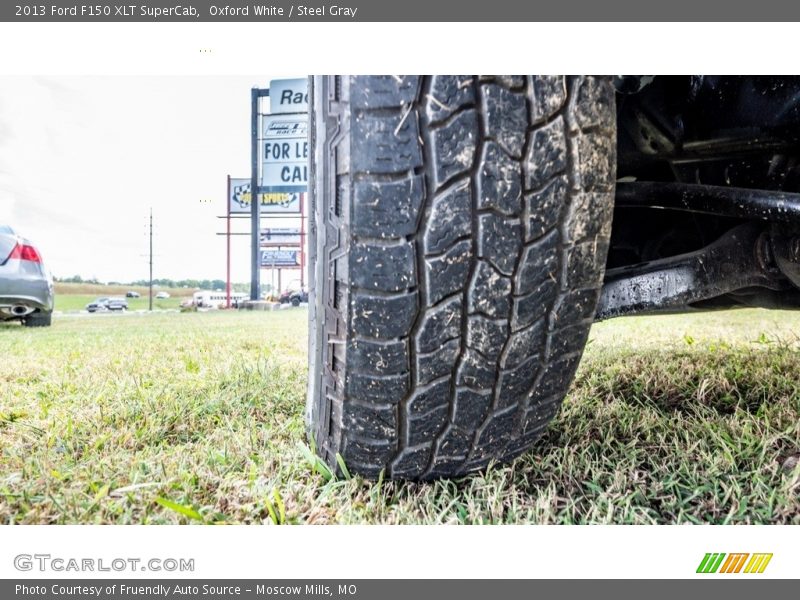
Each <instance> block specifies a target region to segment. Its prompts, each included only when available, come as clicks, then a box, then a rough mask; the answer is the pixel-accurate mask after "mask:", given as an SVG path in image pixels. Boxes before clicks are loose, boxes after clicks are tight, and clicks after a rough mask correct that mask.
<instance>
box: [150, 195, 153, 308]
mask: <svg viewBox="0 0 800 600" xmlns="http://www.w3.org/2000/svg"><path fill="white" fill-rule="evenodd" d="M150 311H151V312H152V311H153V207H152V206H151V207H150Z"/></svg>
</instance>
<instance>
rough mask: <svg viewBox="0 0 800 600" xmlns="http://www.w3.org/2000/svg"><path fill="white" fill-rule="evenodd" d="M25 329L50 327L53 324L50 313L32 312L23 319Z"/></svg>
mask: <svg viewBox="0 0 800 600" xmlns="http://www.w3.org/2000/svg"><path fill="white" fill-rule="evenodd" d="M24 322H25V327H50V325H51V324H52V322H53V313H51V312H32V313H31V314H29V315H28V316H27V317H25V321H24Z"/></svg>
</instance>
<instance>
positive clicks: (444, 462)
mask: <svg viewBox="0 0 800 600" xmlns="http://www.w3.org/2000/svg"><path fill="white" fill-rule="evenodd" d="M310 92H311V94H310V98H311V105H312V107H313V108H312V115H311V120H310V123H311V125H312V131H311V143H312V148H313V153H312V161H311V180H312V183H311V206H312V207H313V208H312V209H313V219H312V227H311V232H310V240H311V243H310V251H311V259H312V264H313V265H314V266H313V269H312V273H311V281H310V287H311V289H312V290H313V291H312V293H311V299H310V311H309V318H310V333H309V336H310V338H309V340H310V341H309V348H310V363H311V364H310V377H309V394H308V405H307V421H308V425H309V430H310V433H311V435H312V437H313V439H314V441H315V443H316V448H317V451H318V452H319V454H320V455H321V456H322V457H323V458H324V460H325V461H326V462H327V463H328V464H329V465H331V466H332V467H333V468H335V469H338V467H337V462H338V461H337V455H339V456H340V457H341V458H342V459H344V462H345V464H346V465H347V468H348V470H350V471H351V472H356V473H360V474H363V475H365V476H369V477H376V476H378V475H379V473H381V472H382V471H383V472H384V473H385V474H386V476H387V477H392V478H401V479H429V478H434V477H439V476H453V475H459V474H463V473H467V472H471V471H474V470H478V469H482V468H484V467H485V466H486V465H488V464H489V463H490V462H491V461H495V460H496V461H507V460H509V459H511V458H513V457H515V456H517V455H519V454H520V453H522V452H523V451H525V450H526V449H528V448H529V447H530V446H531V445H532V444H533V443H534V441H535V440H536V439H537V438H539V436H540V435H541V434H542V433H543V431H544V430H545V427H546V426H547V424H548V422H549V421H550V420H551V419H552V418H553V416H554V415H555V414H556V412H557V410H558V408H559V406H560V403H561V401H562V399H563V397H564V395H565V394H566V392H567V388H568V387H569V385H570V383H571V381H572V379H573V376H574V373H575V371H576V369H577V366H578V362H579V360H580V357H581V353H582V351H583V347H584V345H585V343H586V339H587V336H588V332H589V327H590V325H591V323H592V320H593V316H594V312H595V308H596V304H597V299H598V295H599V290H600V287H601V283H602V278H603V271H604V265H605V258H606V254H607V249H608V241H609V235H610V230H611V217H612V209H613V200H614V180H615V164H616V158H615V151H616V150H615V139H616V138H615V108H614V93H613V89H612V85H611V81H610V80H609V79H608V78H605V77H554V76H547V77H535V76H498V77H478V76H434V77H422V76H406V77H395V76H387V77H367V76H358V77H332V76H330V77H329V76H325V77H315V78H313V80H312V81H311V85H310Z"/></svg>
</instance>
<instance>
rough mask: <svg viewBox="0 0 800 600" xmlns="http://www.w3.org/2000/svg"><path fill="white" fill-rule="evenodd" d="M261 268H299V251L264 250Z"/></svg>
mask: <svg viewBox="0 0 800 600" xmlns="http://www.w3.org/2000/svg"><path fill="white" fill-rule="evenodd" d="M261 266H262V267H263V268H272V267H274V268H278V267H299V266H300V251H299V250H262V251H261Z"/></svg>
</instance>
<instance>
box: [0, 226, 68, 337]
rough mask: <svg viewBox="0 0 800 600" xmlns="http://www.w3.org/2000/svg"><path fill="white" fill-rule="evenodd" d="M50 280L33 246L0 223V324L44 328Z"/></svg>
mask: <svg viewBox="0 0 800 600" xmlns="http://www.w3.org/2000/svg"><path fill="white" fill-rule="evenodd" d="M54 301H55V298H54V294H53V277H52V275H51V274H50V271H49V270H48V269H47V267H45V265H44V262H43V261H42V255H41V254H39V251H38V250H37V249H36V247H35V246H34V245H33V243H32V242H31V241H30V240H28V239H26V238H23V237H22V236H20V235H19V234H18V233H17V232H16V231H15V230H14V229H12V228H11V227H10V226H9V225H2V224H0V321H12V320H17V321H21V322H22V323H23V324H24V325H25V326H27V327H47V326H48V325H50V323H51V319H52V315H53V305H54Z"/></svg>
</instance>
